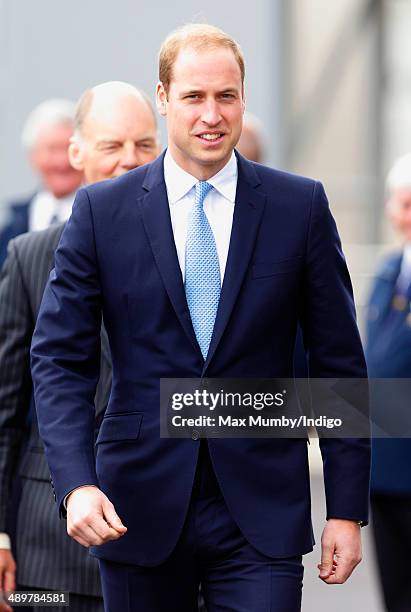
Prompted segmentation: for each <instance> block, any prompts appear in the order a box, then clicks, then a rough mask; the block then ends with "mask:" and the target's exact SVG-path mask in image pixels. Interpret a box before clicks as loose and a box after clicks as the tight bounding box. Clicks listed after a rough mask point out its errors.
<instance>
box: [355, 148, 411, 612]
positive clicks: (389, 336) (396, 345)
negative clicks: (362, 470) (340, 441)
mask: <svg viewBox="0 0 411 612" xmlns="http://www.w3.org/2000/svg"><path fill="white" fill-rule="evenodd" d="M387 194H388V199H387V212H388V214H389V217H390V220H391V221H392V223H393V225H394V227H395V229H396V230H397V231H398V232H399V234H400V235H401V238H402V239H403V248H402V249H401V250H400V251H399V252H396V253H392V254H390V255H389V256H387V257H386V258H385V259H384V261H383V262H382V265H381V267H380V270H379V271H378V274H377V276H376V278H375V281H374V286H373V288H372V291H371V296H370V300H369V305H368V321H367V350H366V357H367V365H368V369H369V373H370V376H372V377H373V378H377V379H384V378H388V379H390V382H387V383H386V384H385V385H384V386H380V387H379V389H380V390H379V392H378V393H375V394H373V395H372V398H373V401H372V410H373V415H374V419H375V421H376V423H377V424H378V423H380V422H382V423H384V422H386V419H387V415H390V418H391V419H392V424H393V425H394V427H395V430H396V432H397V433H396V434H395V436H394V437H392V438H388V437H387V438H376V439H375V440H374V441H373V461H372V470H371V508H372V511H373V521H372V524H373V533H374V537H375V544H376V551H377V561H378V566H379V570H380V577H381V583H382V587H383V593H384V598H385V603H386V606H387V610H390V611H391V610H392V612H403V611H405V610H409V608H410V601H411V582H410V580H409V569H408V554H409V550H410V546H411V469H410V464H411V440H410V439H409V438H405V437H404V438H402V439H401V438H398V437H397V436H398V432H404V435H410V434H409V432H410V418H409V414H410V410H409V407H410V395H409V386H403V385H402V384H400V383H399V384H396V385H395V386H393V384H392V382H391V381H393V380H394V379H404V378H405V379H408V378H411V154H408V155H405V156H404V157H401V158H400V159H399V160H397V162H396V163H395V164H394V166H393V167H392V169H391V171H390V172H389V174H388V177H387ZM374 419H373V420H374ZM381 419H382V421H381ZM388 426H389V427H390V423H388ZM407 432H408V433H407ZM388 433H389V431H388Z"/></svg>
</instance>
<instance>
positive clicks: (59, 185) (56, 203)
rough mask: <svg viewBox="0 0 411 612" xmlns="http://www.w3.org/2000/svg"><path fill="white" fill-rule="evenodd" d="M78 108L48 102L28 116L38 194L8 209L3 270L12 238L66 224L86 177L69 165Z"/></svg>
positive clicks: (0, 257)
mask: <svg viewBox="0 0 411 612" xmlns="http://www.w3.org/2000/svg"><path fill="white" fill-rule="evenodd" d="M74 111H75V105H74V103H73V102H71V101H70V100H64V99H50V100H45V101H44V102H42V103H41V104H39V105H38V106H36V108H35V109H34V110H32V111H31V113H30V114H29V116H28V118H27V120H26V122H25V125H24V128H23V132H22V142H23V146H24V148H25V150H26V151H27V154H28V157H29V160H30V164H31V166H32V168H33V171H34V173H35V174H36V175H37V176H38V178H39V187H38V190H37V192H36V193H35V194H34V195H33V196H31V197H30V198H29V199H26V200H22V201H21V202H15V203H13V204H11V205H10V206H9V209H8V211H7V216H6V221H5V225H4V227H3V228H2V229H1V231H0V267H1V266H2V264H3V262H4V260H5V259H6V255H7V245H8V243H9V241H10V240H11V239H12V238H15V237H16V236H18V235H19V234H24V233H25V232H28V231H38V230H43V229H46V228H47V227H49V226H50V225H51V224H53V223H60V222H63V221H66V220H67V219H68V218H69V216H70V213H71V207H72V204H73V201H74V196H75V194H76V191H77V189H78V188H79V187H80V184H81V182H82V179H83V174H82V173H81V172H79V171H78V170H76V169H75V168H73V167H72V166H71V165H70V161H69V158H68V147H69V142H70V138H71V136H72V135H73V120H74Z"/></svg>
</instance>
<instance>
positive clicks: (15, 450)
mask: <svg viewBox="0 0 411 612" xmlns="http://www.w3.org/2000/svg"><path fill="white" fill-rule="evenodd" d="M33 327H34V323H33V319H32V315H31V312H30V307H29V300H28V298H27V295H26V288H25V286H24V282H23V278H22V275H21V271H20V265H19V258H18V251H17V248H16V245H15V243H14V241H12V242H10V244H9V249H8V257H7V259H6V262H5V265H4V268H3V270H2V274H1V278H0V531H5V530H6V504H7V500H8V499H10V491H11V484H12V480H13V478H14V477H15V474H16V466H17V459H18V457H19V453H20V449H21V443H22V439H23V435H24V432H25V429H26V427H27V413H28V407H29V404H30V397H31V391H32V386H31V377H30V342H31V336H32V333H33Z"/></svg>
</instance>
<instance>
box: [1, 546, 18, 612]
mask: <svg viewBox="0 0 411 612" xmlns="http://www.w3.org/2000/svg"><path fill="white" fill-rule="evenodd" d="M15 588H16V562H15V561H14V557H13V555H12V553H11V550H7V549H5V548H0V593H2V592H6V591H7V592H9V591H14V590H15ZM0 612H12V608H11V607H10V606H9V605H7V604H6V603H0Z"/></svg>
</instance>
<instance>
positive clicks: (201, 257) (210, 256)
mask: <svg viewBox="0 0 411 612" xmlns="http://www.w3.org/2000/svg"><path fill="white" fill-rule="evenodd" d="M195 188H196V197H195V205H194V208H193V210H192V213H191V217H190V220H189V225H188V231H187V242H186V263H185V291H186V297H187V304H188V308H189V310H190V314H191V321H192V323H193V328H194V332H195V335H196V338H197V342H198V344H199V346H200V349H201V352H202V354H203V357H204V360H205V359H206V357H207V353H208V348H209V346H210V342H211V336H212V334H213V328H214V322H215V318H216V315H217V308H218V301H219V299H220V291H221V282H220V265H219V261H218V254H217V248H216V244H215V240H214V235H213V232H212V229H211V227H210V224H209V222H208V219H207V217H206V214H205V212H204V208H203V203H204V200H205V198H206V196H207V194H208V192H209V191H210V189H212V188H213V186H212V185H210V184H209V183H207V182H206V181H199V182H198V183H197V184H196V186H195Z"/></svg>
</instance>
